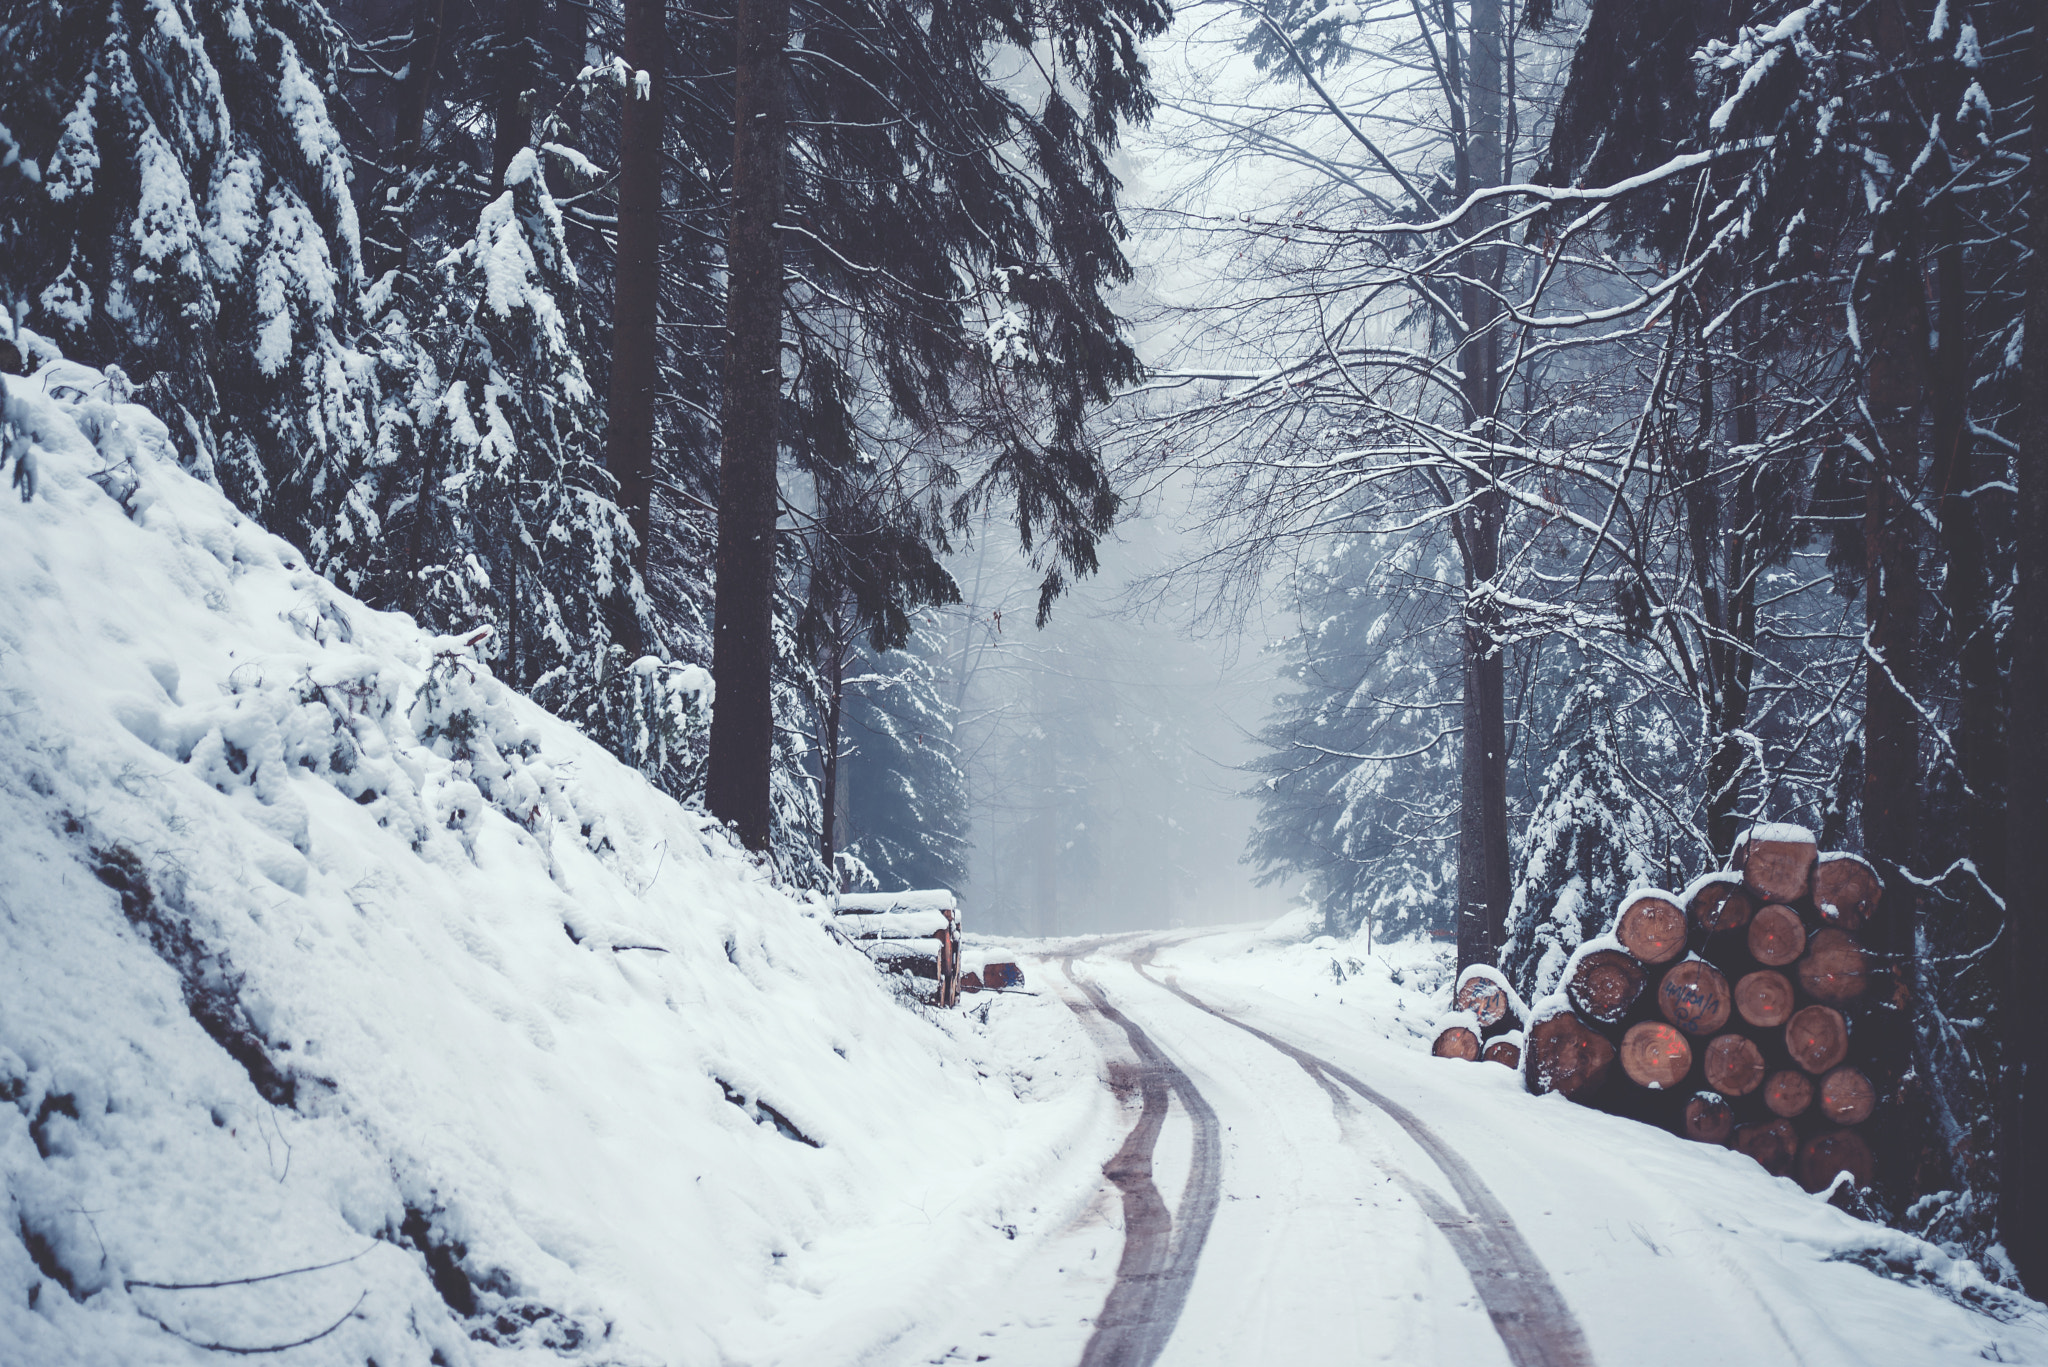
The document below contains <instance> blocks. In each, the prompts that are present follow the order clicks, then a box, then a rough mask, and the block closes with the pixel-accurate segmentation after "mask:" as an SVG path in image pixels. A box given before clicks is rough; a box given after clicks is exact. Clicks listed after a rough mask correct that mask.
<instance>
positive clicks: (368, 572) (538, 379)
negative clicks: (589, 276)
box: [348, 148, 652, 753]
mask: <svg viewBox="0 0 2048 1367" xmlns="http://www.w3.org/2000/svg"><path fill="white" fill-rule="evenodd" d="M437 270H438V282H437V286H438V287H437V289H436V290H435V291H434V293H433V294H432V295H430V296H429V297H430V299H431V302H432V305H433V308H434V316H433V318H432V319H431V321H430V322H429V323H428V324H427V331H426V335H425V337H424V338H423V341H425V342H426V344H427V355H425V356H423V357H422V358H421V359H420V362H419V364H420V366H421V367H422V369H423V372H424V374H425V375H426V376H427V378H424V379H422V380H421V381H420V382H419V388H420V391H421V400H422V402H421V407H420V411H419V412H418V413H417V414H416V423H417V438H416V441H417V448H418V450H417V454H416V457H415V458H414V459H412V460H409V461H406V462H403V463H398V464H394V465H391V466H384V467H373V468H372V469H371V471H370V472H369V473H368V475H367V476H366V480H365V487H364V489H363V491H362V494H363V497H362V501H363V502H365V503H367V504H369V505H371V506H372V507H374V508H376V509H377V510H378V513H379V516H378V518H377V525H378V526H379V527H380V528H381V532H382V535H380V536H378V537H376V538H375V539H374V545H373V546H372V547H371V548H369V549H368V550H367V553H366V565H365V568H364V569H363V570H362V571H361V572H359V573H353V574H351V575H349V576H348V578H349V579H350V581H351V586H352V587H355V588H356V589H357V590H358V591H359V592H362V593H363V594H365V596H367V597H369V598H371V599H372V601H378V602H387V603H390V604H392V605H394V606H400V607H404V608H405V609H407V610H408V611H410V612H412V613H413V614H414V615H415V616H416V617H418V618H420V619H421V620H422V621H424V622H427V623H429V624H431V625H433V626H435V627H437V628H439V629H441V630H443V631H469V630H473V629H476V628H478V627H488V628H490V630H491V639H490V642H489V644H488V646H487V647H485V651H484V653H485V654H486V656H487V658H489V660H490V661H491V663H492V666H493V668H494V669H495V671H496V672H497V673H498V674H499V676H500V677H502V678H504V679H506V680H507V681H508V682H510V683H512V684H513V685H514V686H515V687H517V688H520V689H522V690H524V691H527V692H530V693H531V694H533V696H534V697H535V698H536V699H537V700H538V701H540V702H541V703H543V704H544V705H546V706H548V707H550V708H552V709H554V710H555V711H556V712H558V713H560V714H561V715H563V716H565V717H567V718H569V719H571V720H573V721H576V722H577V723H579V724H580V725H582V726H584V727H585V728H586V729H588V730H590V731H591V732H592V733H593V734H595V735H597V736H599V737H600V738H601V739H604V740H606V741H607V742H609V743H612V744H613V745H614V748H618V749H621V750H622V751H624V752H626V753H631V752H632V751H633V750H634V749H635V748H636V745H637V744H638V743H637V742H635V741H632V740H631V739H629V736H628V732H627V730H625V729H624V728H628V727H630V728H631V729H632V731H633V732H634V733H637V732H638V730H639V729H640V728H641V727H642V725H643V719H642V718H641V716H640V713H641V711H642V710H643V709H644V706H645V700H637V701H636V700H635V698H634V690H635V689H636V688H640V689H644V688H647V687H650V686H652V681H651V680H649V679H648V677H647V676H646V673H645V671H641V672H639V673H637V674H636V673H633V672H631V671H629V670H628V669H627V666H629V665H630V664H631V663H632V656H631V655H630V654H629V653H628V644H629V643H630V642H633V641H635V640H638V639H640V635H641V633H642V630H643V625H642V624H643V622H644V619H645V617H646V616H647V613H648V608H647V605H646V598H645V594H644V592H643V590H642V587H641V584H640V580H639V576H638V574H637V572H636V571H635V570H634V568H633V563H632V548H633V536H632V531H631V529H630V528H629V527H628V526H627V525H626V521H625V517H624V514H623V513H622V512H621V511H620V509H619V507H618V505H617V503H616V502H615V501H614V499H613V486H612V482H611V480H610V478H609V477H608V476H607V475H606V473H605V472H604V470H603V468H602V467H601V466H600V465H599V464H598V463H597V456H598V453H599V450H600V445H599V444H600V441H601V433H602V414H603V408H602V404H601V401H600V400H599V398H598V397H597V395H596V393H595V391H594V389H593V387H592V385H591V384H590V381H589V379H588V377H587V375H586V373H585V371H584V366H583V361H582V354H581V353H582V338H581V336H580V325H579V323H578V315H577V312H576V309H575V298H574V296H575V292H576V288H577V274H576V267H575V264H574V263H573V262H572V261H571V260H570V259H569V252H568V245H567V242H566V240H565V237H564V233H563V228H562V219H561V215H560V213H559V212H558V211H557V210H556V207H555V203H554V200H553V198H552V197H551V196H550V195H549V194H548V190H547V185H546V182H545V180H544V179H543V177H542V175H541V170H540V160H539V157H538V156H537V154H536V153H535V152H534V150H533V149H531V148H526V149H523V150H521V151H520V152H519V153H517V154H516V155H515V156H513V157H512V159H511V160H510V162H509V164H508V165H507V168H506V171H505V190H504V192H503V193H502V194H500V195H499V196H498V197H497V198H496V199H494V200H492V201H491V202H490V203H489V204H487V205H486V206H485V208H484V210H483V213H482V214H481V216H480V217H479V219H478V222H477V230H476V236H475V237H473V238H471V239H470V240H469V241H468V242H465V243H463V244H462V245H461V246H459V247H457V248H456V249H455V250H453V251H451V252H449V253H448V254H447V255H446V256H445V257H444V258H443V259H442V260H441V262H440V263H439V266H438V268H437ZM436 357H438V358H441V360H440V363H439V364H436V362H435V360H434V359H433V358H436Z"/></svg>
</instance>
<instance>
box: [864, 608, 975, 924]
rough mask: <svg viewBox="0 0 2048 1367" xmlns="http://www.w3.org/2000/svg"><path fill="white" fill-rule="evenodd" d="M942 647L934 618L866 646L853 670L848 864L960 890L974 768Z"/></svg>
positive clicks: (887, 884)
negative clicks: (902, 635)
mask: <svg viewBox="0 0 2048 1367" xmlns="http://www.w3.org/2000/svg"><path fill="white" fill-rule="evenodd" d="M943 655H944V639H943V638H942V637H941V636H940V634H939V633H938V631H937V630H936V629H935V628H934V627H933V626H932V625H931V624H929V623H926V624H924V625H922V626H921V627H920V629H919V630H918V631H917V632H915V633H914V634H913V635H912V636H911V638H910V639H909V640H908V641H906V642H905V644H904V647H903V648H902V649H899V650H887V651H878V652H877V651H862V652H861V654H860V656H859V658H858V660H857V664H858V666H859V669H858V672H857V673H856V674H854V676H853V677H852V678H850V679H849V680H848V688H847V700H846V720H845V725H844V731H843V739H842V745H843V747H844V751H845V753H844V756H843V758H842V759H841V761H840V762H841V763H842V764H844V765H845V766H846V775H847V781H846V797H847V805H846V809H845V822H846V833H847V836H848V841H847V844H846V853H847V855H848V859H847V864H848V866H849V867H858V868H860V869H863V870H865V871H866V872H867V873H869V874H871V875H872V877H873V879H874V880H875V882H876V884H877V885H878V886H880V887H882V888H883V889H885V890H891V891H893V890H897V889H902V888H940V887H943V888H952V889H954V890H956V891H957V890H958V889H959V888H960V887H961V886H962V885H963V884H964V883H965V882H966V879H967V843H968V837H967V776H966V774H965V773H963V772H962V771H961V768H960V754H959V746H958V745H957V744H956V743H955V741H954V739H953V723H954V715H953V708H952V704H951V701H950V699H949V697H948V689H947V688H946V687H945V684H946V679H945V677H944V675H943V673H942V671H941V667H940V663H939V661H940V660H941V659H942V658H943Z"/></svg>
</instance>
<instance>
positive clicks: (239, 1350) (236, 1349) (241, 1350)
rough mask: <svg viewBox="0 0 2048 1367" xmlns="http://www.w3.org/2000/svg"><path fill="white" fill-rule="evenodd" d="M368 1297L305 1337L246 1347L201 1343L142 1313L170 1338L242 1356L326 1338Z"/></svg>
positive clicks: (154, 1317)
mask: <svg viewBox="0 0 2048 1367" xmlns="http://www.w3.org/2000/svg"><path fill="white" fill-rule="evenodd" d="M369 1298H370V1293H369V1292H368V1291H365V1292H363V1294H362V1295H360V1296H357V1297H356V1303H355V1304H354V1305H351V1306H350V1307H349V1308H348V1309H347V1311H346V1312H344V1313H343V1315H342V1317H341V1318H340V1319H338V1320H336V1321H335V1322H334V1323H332V1324H330V1325H328V1326H327V1327H326V1328H325V1329H322V1330H321V1331H320V1332H319V1333H317V1334H308V1335H307V1336H306V1337H305V1338H302V1339H293V1340H292V1341H291V1342H290V1343H266V1344H263V1345H261V1346H259V1347H254V1348H247V1347H243V1346H241V1345H240V1344H234V1343H202V1342H200V1341H199V1340H198V1339H195V1338H193V1337H192V1336H191V1335H190V1334H183V1333H180V1332H179V1331H177V1330H176V1329H173V1328H171V1326H170V1325H168V1324H166V1323H164V1322H163V1321H162V1320H160V1319H157V1317H156V1316H155V1315H152V1314H150V1313H149V1312H148V1311H147V1310H144V1311H143V1312H142V1314H143V1316H144V1318H146V1319H151V1320H155V1321H156V1327H157V1328H159V1329H161V1330H163V1331H164V1332H165V1333H166V1334H169V1335H170V1336H171V1337H172V1338H174V1339H177V1340H179V1341H180V1342H182V1343H189V1344H191V1345H192V1346H193V1347H194V1348H200V1349H204V1350H205V1351H206V1352H209V1353H235V1354H238V1355H241V1356H244V1357H253V1356H255V1355H256V1354H259V1353H282V1352H283V1351H284V1350H285V1349H287V1348H303V1347H305V1346H306V1345H307V1344H309V1343H318V1342H319V1341H320V1340H321V1339H324V1338H326V1337H327V1336H328V1335H329V1334H331V1333H333V1332H334V1331H335V1330H337V1329H339V1328H341V1326H342V1325H344V1324H347V1323H348V1322H349V1319H350V1318H351V1317H352V1316H353V1315H354V1314H355V1313H356V1311H357V1310H359V1309H361V1308H362V1304H363V1302H364V1301H366V1300H368V1299H369Z"/></svg>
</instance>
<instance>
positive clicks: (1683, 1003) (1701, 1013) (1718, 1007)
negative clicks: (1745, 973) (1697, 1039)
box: [1657, 959, 1735, 1035]
mask: <svg viewBox="0 0 2048 1367" xmlns="http://www.w3.org/2000/svg"><path fill="white" fill-rule="evenodd" d="M1734 1006H1735V994H1734V993H1733V992H1731V991H1730V990H1729V988H1728V980H1727V979H1726V978H1724V977H1722V976H1721V970H1720V969H1718V968H1716V967H1714V966H1713V965H1712V964H1710V963H1708V962H1707V961H1706V960H1704V959H1687V960H1686V961H1685V962H1684V963H1682V964H1678V965H1676V966H1674V967H1673V968H1672V969H1671V971H1670V972H1668V973H1666V974H1665V975H1664V981H1663V982H1661V983H1659V984H1658V985H1657V1010H1658V1011H1659V1012H1660V1013H1661V1014H1662V1015H1663V1017H1664V1019H1665V1020H1668V1021H1670V1022H1671V1023H1672V1024H1673V1025H1675V1026H1677V1027H1678V1028H1679V1029H1681V1030H1683V1031H1685V1033H1686V1034H1688V1035H1711V1034H1715V1033H1716V1032H1718V1031H1719V1030H1720V1029H1721V1027H1722V1026H1724V1025H1726V1024H1727V1023H1728V1014H1729V1012H1730V1011H1732V1010H1733V1009H1734Z"/></svg>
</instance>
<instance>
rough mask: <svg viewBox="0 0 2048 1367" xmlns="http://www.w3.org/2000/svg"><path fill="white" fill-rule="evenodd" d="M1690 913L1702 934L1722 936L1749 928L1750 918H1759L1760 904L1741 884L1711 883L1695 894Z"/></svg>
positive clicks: (1688, 908) (1687, 909) (1689, 909)
mask: <svg viewBox="0 0 2048 1367" xmlns="http://www.w3.org/2000/svg"><path fill="white" fill-rule="evenodd" d="M1686 911H1687V912H1688V913H1689V914H1690V915H1691V916H1692V923H1693V924H1694V925H1696V926H1698V927H1699V928H1700V931H1701V933H1702V934H1706V935H1718V934H1720V933H1721V932H1722V931H1724V930H1741V929H1742V928H1743V927H1744V926H1746V925H1748V924H1749V918H1750V917H1752V916H1754V915H1756V903H1755V902H1752V901H1751V900H1750V898H1749V894H1748V893H1746V892H1744V891H1743V890H1742V884H1741V883H1739V882H1733V881H1731V882H1726V883H1709V884H1707V885H1706V886H1705V887H1703V888H1701V889H1700V890H1699V891H1698V892H1696V893H1694V894H1693V899H1692V905H1691V906H1689V907H1687V908H1686Z"/></svg>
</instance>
